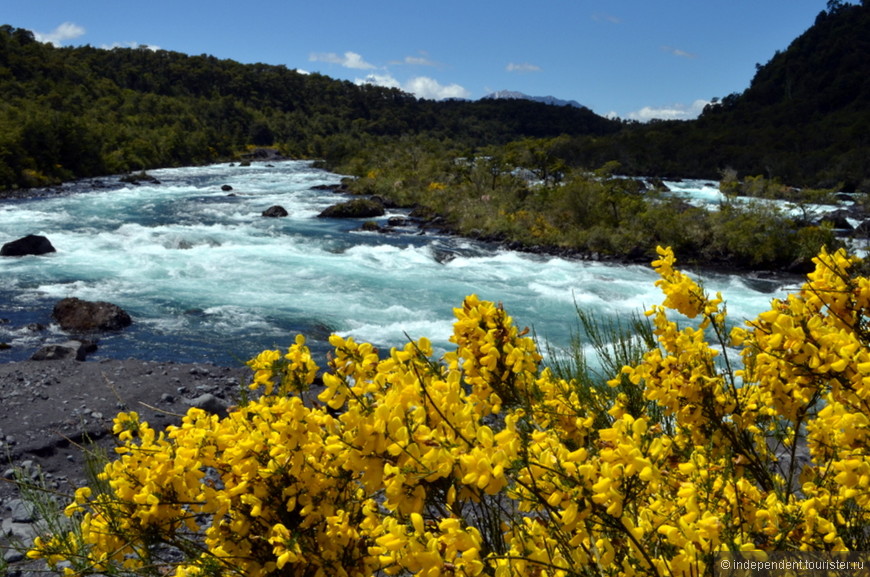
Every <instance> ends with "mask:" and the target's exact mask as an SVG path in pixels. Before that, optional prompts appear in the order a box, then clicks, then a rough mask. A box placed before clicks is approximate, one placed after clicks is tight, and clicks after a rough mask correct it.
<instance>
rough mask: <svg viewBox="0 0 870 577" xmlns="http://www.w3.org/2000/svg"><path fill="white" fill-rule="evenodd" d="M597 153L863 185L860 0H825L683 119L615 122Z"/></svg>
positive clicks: (635, 163) (661, 165)
mask: <svg viewBox="0 0 870 577" xmlns="http://www.w3.org/2000/svg"><path fill="white" fill-rule="evenodd" d="M602 152H603V153H601V152H600V153H599V156H598V159H599V160H601V159H603V158H605V157H607V159H608V160H609V159H619V160H620V161H621V162H622V163H623V165H625V166H630V167H632V170H633V171H636V172H638V173H643V174H658V175H661V176H663V175H675V176H701V177H708V178H709V177H716V176H717V175H718V173H719V171H721V170H722V169H724V168H727V167H731V168H733V169H735V170H736V171H737V172H738V173H740V174H741V176H747V175H763V176H766V177H769V178H771V177H775V178H778V179H780V180H781V181H784V182H788V183H790V184H793V185H798V186H824V187H830V186H838V185H839V186H840V187H841V188H845V189H847V190H862V191H864V192H867V191H870V180H868V179H870V3H867V2H864V3H863V4H861V5H848V4H843V3H841V2H839V1H834V2H829V3H828V10H824V11H822V12H820V13H819V15H818V17H817V18H816V21H815V23H814V24H813V26H811V27H810V28H809V29H808V30H807V31H806V32H805V33H804V34H802V35H800V36H799V37H798V38H797V39H795V40H794V41H793V42H792V43H791V44H790V45H789V46H788V47H787V49H785V50H783V51H780V52H777V53H776V54H775V55H773V57H772V58H771V59H770V61H769V62H767V63H766V64H764V65H761V64H759V65H757V71H756V74H755V77H754V78H753V79H752V82H751V85H750V87H749V88H748V89H747V90H745V91H744V92H743V93H733V94H730V95H728V96H726V97H724V98H722V99H721V100H720V101H718V102H716V103H714V104H712V105H710V106H708V107H707V109H706V110H705V111H704V113H703V114H702V115H701V117H700V118H699V119H697V120H696V121H692V122H653V123H650V124H648V125H641V126H636V127H632V128H631V129H628V130H624V131H622V132H621V133H620V134H619V135H618V136H617V137H616V138H614V139H613V140H611V141H609V142H608V146H607V147H605V149H604V151H602Z"/></svg>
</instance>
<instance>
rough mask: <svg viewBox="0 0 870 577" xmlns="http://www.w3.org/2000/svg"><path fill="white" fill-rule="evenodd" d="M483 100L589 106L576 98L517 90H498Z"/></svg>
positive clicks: (576, 106) (575, 106)
mask: <svg viewBox="0 0 870 577" xmlns="http://www.w3.org/2000/svg"><path fill="white" fill-rule="evenodd" d="M481 100H531V101H532V102H540V103H542V104H550V105H552V106H573V107H574V108H588V107H587V106H583V105H582V104H580V103H579V102H577V101H576V100H562V99H561V98H556V97H555V96H529V95H528V94H524V93H522V92H517V91H515V90H497V91H495V92H491V93H489V94H487V95H486V96H483V97H481Z"/></svg>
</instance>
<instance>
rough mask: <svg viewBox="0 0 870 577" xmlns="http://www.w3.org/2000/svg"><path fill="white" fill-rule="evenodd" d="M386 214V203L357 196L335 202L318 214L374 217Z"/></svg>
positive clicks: (327, 216)
mask: <svg viewBox="0 0 870 577" xmlns="http://www.w3.org/2000/svg"><path fill="white" fill-rule="evenodd" d="M383 215H384V205H383V204H382V203H380V202H378V201H377V200H372V199H369V198H355V199H353V200H348V201H347V202H342V203H339V204H334V205H332V206H330V207H329V208H327V209H326V210H324V211H323V212H321V213H320V214H319V215H317V216H318V217H320V218H372V217H375V216H383Z"/></svg>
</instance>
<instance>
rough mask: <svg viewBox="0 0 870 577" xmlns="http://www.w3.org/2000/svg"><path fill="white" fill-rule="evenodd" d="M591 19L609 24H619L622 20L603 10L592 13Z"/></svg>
mask: <svg viewBox="0 0 870 577" xmlns="http://www.w3.org/2000/svg"><path fill="white" fill-rule="evenodd" d="M592 19H593V20H595V21H596V22H608V23H610V24H620V23H621V22H622V21H621V20H620V19H619V18H618V17H616V16H614V15H612V14H607V13H605V12H596V13H595V14H593V15H592Z"/></svg>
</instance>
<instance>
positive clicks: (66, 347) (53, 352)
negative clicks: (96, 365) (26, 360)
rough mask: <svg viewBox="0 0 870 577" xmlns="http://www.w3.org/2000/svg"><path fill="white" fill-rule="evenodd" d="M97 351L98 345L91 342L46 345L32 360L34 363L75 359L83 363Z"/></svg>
mask: <svg viewBox="0 0 870 577" xmlns="http://www.w3.org/2000/svg"><path fill="white" fill-rule="evenodd" d="M96 350H97V345H95V344H94V343H93V342H91V341H67V342H65V343H59V344H54V345H46V346H44V347H42V348H41V349H39V350H38V351H36V352H35V353H34V354H33V356H32V357H30V360H32V361H56V360H61V359H75V360H77V361H83V360H85V359H86V358H87V356H88V355H89V354H90V353H92V352H94V351H96Z"/></svg>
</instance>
